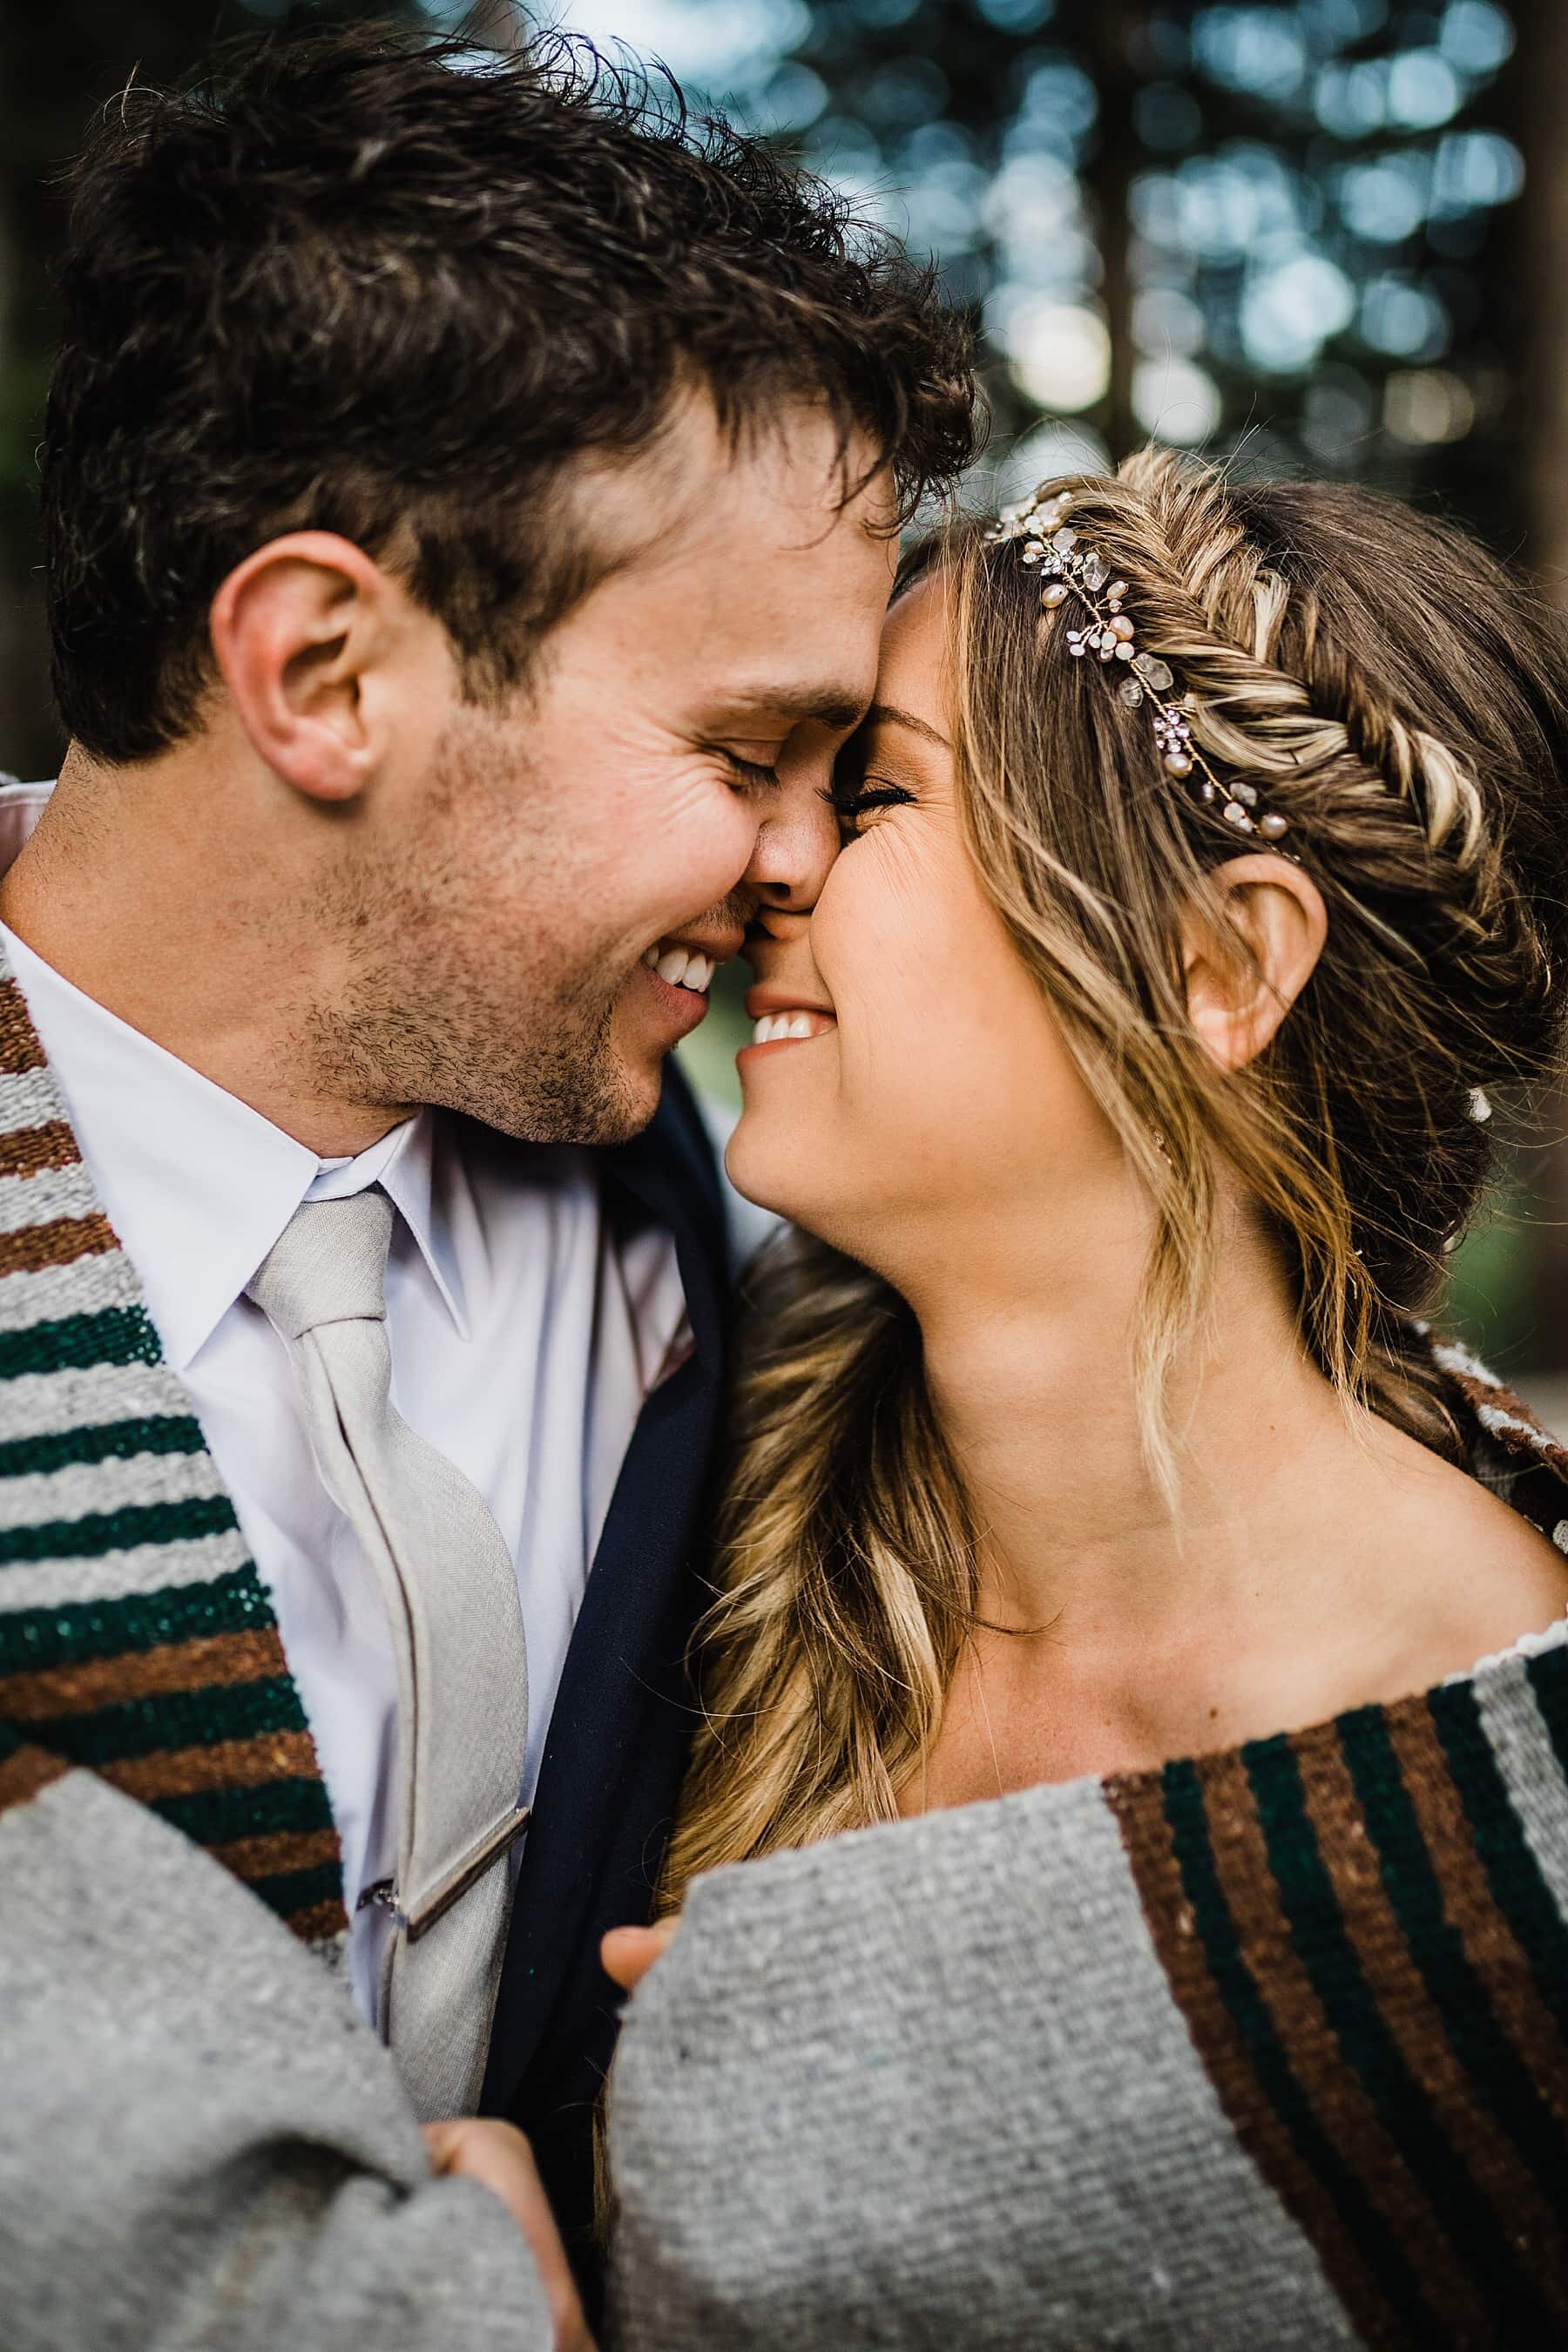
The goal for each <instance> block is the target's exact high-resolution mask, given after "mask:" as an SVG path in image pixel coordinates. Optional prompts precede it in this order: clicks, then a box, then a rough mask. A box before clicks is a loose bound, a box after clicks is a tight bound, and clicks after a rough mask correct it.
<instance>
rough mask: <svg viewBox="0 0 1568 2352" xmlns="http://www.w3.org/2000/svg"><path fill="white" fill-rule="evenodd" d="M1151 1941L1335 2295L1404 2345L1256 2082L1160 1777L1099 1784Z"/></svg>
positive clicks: (1225, 2094)
mask: <svg viewBox="0 0 1568 2352" xmlns="http://www.w3.org/2000/svg"><path fill="white" fill-rule="evenodd" d="M1103 1785H1104V1790H1105V1794H1106V1798H1107V1800H1108V1801H1109V1803H1110V1807H1111V1810H1112V1811H1113V1812H1114V1813H1115V1815H1116V1818H1117V1822H1118V1824H1119V1826H1120V1828H1121V1840H1122V1844H1123V1846H1124V1847H1125V1849H1126V1853H1127V1858H1128V1863H1129V1864H1130V1866H1131V1872H1132V1876H1133V1881H1134V1884H1135V1885H1136V1886H1137V1889H1138V1896H1139V1900H1140V1902H1141V1903H1142V1907H1143V1915H1144V1917H1145V1919H1146V1921H1147V1922H1148V1926H1149V1929H1150V1933H1151V1935H1152V1937H1153V1942H1154V1948H1155V1951H1156V1952H1157V1954H1158V1956H1159V1959H1160V1963H1161V1966H1162V1967H1163V1969H1164V1971H1165V1975H1166V1978H1167V1979H1168V1980H1169V1983H1170V1987H1171V1990H1172V1993H1173V1995H1174V1998H1175V2001H1176V2005H1177V2007H1178V2008H1179V2009H1180V2011H1181V2012H1182V2015H1183V2018H1184V2020H1185V2022H1186V2027H1187V2031H1188V2032H1189V2033H1190V2034H1191V2035H1192V2038H1193V2041H1194V2045H1195V2047H1196V2049H1197V2053H1198V2056H1199V2057H1200V2059H1201V2060H1202V2061H1203V2063H1204V2066H1205V2070H1206V2072H1207V2074H1208V2076H1209V2079H1210V2081H1211V2082H1212V2083H1213V2084H1214V2086H1215V2092H1216V2093H1217V2095H1218V2097H1219V2102H1220V2105H1221V2106H1222V2107H1223V2108H1224V2109H1225V2112H1226V2115H1227V2116H1228V2117H1229V2118H1230V2121H1231V2123H1232V2124H1233V2126H1235V2128H1236V2132H1237V2137H1238V2138H1239V2139H1240V2141H1241V2144H1242V2146H1243V2147H1244V2148H1245V2149H1246V2151H1247V2155H1248V2156H1249V2157H1250V2158H1252V2161H1253V2163H1254V2164H1255V2165H1256V2166H1257V2167H1258V2171H1259V2172H1260V2173H1261V2174H1262V2176H1263V2178H1264V2179H1265V2180H1266V2181H1267V2182H1268V2185H1269V2187H1270V2188H1271V2189H1273V2190H1274V2193H1275V2195H1276V2196H1277V2197H1278V2198H1279V2200H1280V2202H1281V2203H1282V2204H1283V2206H1284V2208H1285V2210H1286V2211H1287V2212H1288V2213H1289V2215H1290V2216H1291V2218H1292V2219H1293V2220H1294V2221H1295V2222H1296V2224H1297V2227H1298V2228H1299V2229H1300V2230H1302V2231H1304V2232H1305V2234H1306V2236H1307V2238H1308V2239H1309V2241H1310V2243H1311V2245H1312V2246H1313V2248H1314V2250H1315V2251H1316V2252H1317V2255H1318V2259H1319V2261H1320V2262H1321V2263H1322V2265H1323V2269H1324V2272H1325V2273H1326V2274H1327V2276H1328V2278H1329V2281H1330V2284H1331V2285H1332V2287H1333V2289H1334V2291H1335V2293H1336V2294H1338V2295H1339V2297H1340V2299H1341V2301H1342V2303H1343V2304H1344V2305H1345V2307H1346V2309H1347V2311H1349V2313H1350V2314H1351V2315H1352V2318H1353V2319H1354V2320H1355V2323H1356V2326H1357V2327H1358V2328H1359V2330H1360V2332H1361V2334H1362V2335H1363V2337H1364V2338H1365V2340H1366V2342H1367V2343H1368V2344H1371V2345H1378V2346H1389V2347H1405V2346H1406V2345H1407V2344H1409V2342H1410V2340H1411V2339H1410V2337H1409V2336H1407V2335H1406V2334H1405V2331H1404V2330H1403V2329H1402V2328H1401V2327H1400V2326H1399V2325H1398V2322H1397V2320H1396V2319H1395V2317H1394V2315H1393V2314H1392V2313H1391V2312H1390V2310H1389V2308H1388V2305H1387V2304H1386V2303H1385V2301H1384V2297H1383V2295H1382V2294H1381V2293H1380V2291H1379V2288H1378V2285H1377V2283H1376V2281H1375V2279H1374V2277H1373V2273H1372V2271H1371V2270H1370V2269H1369V2267H1368V2266H1367V2264H1366V2263H1364V2262H1363V2259H1362V2256H1361V2254H1360V2252H1359V2251H1358V2250H1357V2248H1356V2246H1355V2244H1354V2242H1353V2240H1352V2237H1351V2235H1350V2232H1349V2231H1347V2230H1346V2228H1345V2226H1344V2223H1343V2221H1342V2219H1341V2216H1340V2214H1339V2212H1338V2210H1336V2208H1335V2206H1334V2203H1333V2201H1332V2200H1331V2197H1330V2196H1329V2195H1328V2193H1327V2191H1326V2190H1325V2189H1324V2187H1323V2184H1322V2182H1321V2180H1320V2179H1318V2176H1317V2174H1316V2173H1315V2172H1314V2171H1313V2170H1312V2169H1311V2168H1310V2166H1309V2165H1308V2164H1306V2163H1305V2162H1304V2161H1303V2159H1302V2158H1301V2156H1300V2152H1299V2151H1298V2149H1297V2147H1296V2145H1295V2142H1294V2140H1293V2139H1292V2137H1291V2136H1290V2132H1289V2128H1288V2127H1287V2126H1286V2124H1285V2123H1284V2121H1283V2120H1282V2118H1281V2117H1280V2116H1279V2112H1278V2110H1277V2108H1276V2107H1275V2105H1274V2104H1273V2102H1272V2101H1271V2100H1270V2098H1269V2097H1268V2095H1267V2094H1266V2093H1265V2092H1264V2091H1263V2089H1262V2087H1261V2086H1260V2084H1259V2083H1258V2076H1257V2074H1256V2072H1255V2070H1254V2067H1253V2063H1252V2060H1251V2058H1250V2056H1249V2054H1248V2052H1247V2045H1246V2043H1245V2042H1244V2041H1243V2039H1242V2036H1241V2033H1240V2032H1239V2031H1238V2029H1237V2024H1236V2021H1235V2020H1234V2019H1233V2017H1232V2015H1231V2012H1230V2010H1229V2008H1228V2007H1227V2005H1226V2000H1225V1999H1224V1997H1223V1995H1222V1993H1221V1991H1220V1989H1219V1986H1218V1984H1217V1983H1216V1982H1215V1977H1214V1974H1213V1972H1212V1970H1211V1969H1210V1966H1209V1962H1208V1957H1207V1954H1206V1952H1205V1944H1204V1938H1203V1937H1202V1936H1201V1935H1200V1934H1199V1933H1198V1931H1197V1927H1196V1922H1195V1918H1194V1910H1193V1906H1192V1905H1191V1904H1190V1903H1189V1902H1188V1900H1187V1897H1186V1895H1185V1892H1184V1888H1183V1885H1182V1877H1181V1868H1180V1864H1179V1862H1178V1860H1177V1856H1176V1851H1175V1843H1174V1840H1173V1833H1172V1831H1171V1827H1170V1824H1169V1822H1168V1821H1167V1820H1166V1817H1165V1811H1164V1803H1163V1788H1162V1779H1161V1775H1160V1774H1159V1773H1157V1772H1150V1773H1137V1774H1129V1775H1126V1776H1123V1777H1119V1778H1116V1779H1111V1780H1107V1781H1105V1783H1104V1784H1103Z"/></svg>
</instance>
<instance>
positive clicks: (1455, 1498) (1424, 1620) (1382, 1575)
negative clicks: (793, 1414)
mask: <svg viewBox="0 0 1568 2352" xmlns="http://www.w3.org/2000/svg"><path fill="white" fill-rule="evenodd" d="M1100 1207H1101V1208H1102V1209H1103V1207H1104V1203H1103V1202H1101V1204H1100ZM1107 1214H1108V1215H1109V1223H1108V1224H1107V1226H1106V1227H1105V1228H1104V1229H1102V1230H1101V1231H1100V1233H1099V1234H1098V1235H1092V1236H1091V1235H1089V1234H1087V1232H1086V1233H1085V1234H1083V1235H1081V1236H1080V1237H1079V1243H1078V1244H1077V1245H1072V1246H1068V1247H1067V1248H1063V1247H1062V1246H1061V1235H1062V1233H1063V1221H1062V1220H1060V1219H1056V1220H1052V1219H1049V1218H1042V1217H1041V1216H1040V1214H1039V1213H1038V1209H1037V1210H1036V1212H1035V1213H1034V1215H1033V1216H1032V1218H1031V1219H1030V1220H1029V1221H1028V1222H1027V1223H1026V1222H1024V1221H1023V1220H1020V1222H1019V1223H1018V1225H1017V1226H1016V1229H1015V1232H1014V1234H1013V1236H1012V1242H1011V1245H1010V1246H1009V1247H1008V1248H1007V1249H1006V1250H1005V1251H1000V1252H996V1253H995V1254H994V1255H992V1256H990V1257H989V1258H984V1259H983V1258H980V1257H977V1256H976V1255H975V1254H974V1252H973V1250H971V1251H970V1252H969V1253H968V1254H967V1255H965V1254H964V1252H963V1247H962V1241H961V1237H958V1236H951V1237H949V1239H948V1241H947V1242H946V1243H945V1244H944V1243H943V1242H942V1238H941V1237H939V1236H932V1237H931V1239H930V1240H929V1241H928V1244H927V1245H926V1246H925V1247H924V1248H923V1249H922V1250H921V1252H920V1254H919V1264H920V1269H921V1271H920V1274H919V1276H918V1278H917V1279H916V1280H915V1281H914V1282H913V1283H912V1284H910V1286H908V1287H907V1289H906V1295H907V1296H908V1297H910V1304H911V1306H912V1307H914V1310H915V1312H916V1314H917V1316H918V1317H919V1319H920V1324H921V1336H922V1339H923V1343H924V1349H925V1364H926V1378H927V1381H928V1383H929V1387H930V1391H931V1399H932V1402H933V1404H934V1407H935V1409H936V1412H937V1415H938V1418H939V1420H940V1423H941V1425H942V1431H943V1433H944V1436H945V1438H946V1440H947V1444H948V1445H949V1447H950V1449H951V1451H952V1455H953V1458H954V1461H955V1463H956V1465H957V1467H958V1470H959V1473H960V1475H961V1476H962V1478H963V1482H964V1486H965V1489H966V1492H967V1495H968V1497H969V1501H970V1504H971V1507H972V1510H973V1516H974V1519H975V1523H976V1525H977V1527H978V1528H979V1531H980V1547H979V1550H980V1557H979V1580H978V1581H979V1590H978V1595H977V1599H978V1621H979V1622H978V1624H977V1626H976V1630H975V1632H974V1633H973V1636H972V1638H971V1640H970V1642H969V1643H968V1644H967V1646H966V1649H965V1651H964V1653H963V1656H962V1658H961V1660H960V1666H959V1675H958V1678H957V1680H956V1681H955V1683H954V1685H953V1686H952V1691H951V1693H950V1698H949V1705H948V1707H947V1710H946V1712H945V1714H944V1717H943V1720H942V1725H941V1727H940V1728H939V1731H938V1734H937V1737H936V1739H935V1742H934V1745H933V1747H932V1748H931V1750H930V1751H929V1752H928V1754H927V1755H926V1757H925V1758H924V1759H922V1769H921V1773H920V1774H919V1775H918V1776H917V1778H916V1780H913V1781H911V1783H910V1786H909V1788H908V1789H907V1790H906V1791H905V1792H904V1797H903V1801H904V1803H905V1804H906V1806H907V1807H908V1808H910V1809H913V1810H921V1809H922V1808H923V1807H924V1806H925V1805H927V1804H931V1803H935V1804H944V1803H956V1802H963V1801H968V1800H969V1799H971V1798H974V1797H979V1796H986V1795H994V1794H995V1793H996V1792H997V1790H998V1789H999V1788H1001V1787H1004V1786H1005V1787H1019V1786H1023V1785H1026V1784H1027V1783H1029V1782H1031V1781H1034V1780H1058V1779H1068V1778H1071V1777H1074V1776H1075V1775H1076V1774H1078V1773H1079V1772H1086V1771H1113V1770H1123V1769H1133V1768H1142V1767H1146V1766H1150V1765H1152V1764H1156V1763H1158V1762H1159V1761H1160V1760H1162V1759H1163V1758H1165V1757H1168V1756H1172V1755H1182V1754H1191V1753H1194V1752H1196V1751H1198V1750H1199V1749H1202V1748H1215V1747H1223V1746H1229V1745H1233V1744H1236V1743H1237V1742H1238V1741H1240V1740H1242V1739H1246V1738H1258V1737H1260V1736H1262V1735H1264V1734H1266V1733H1268V1732H1270V1731H1275V1730H1279V1729H1293V1728H1297V1727H1300V1726H1301V1725H1302V1724H1306V1723H1310V1722H1315V1721H1321V1720H1322V1719H1324V1718H1325V1717H1328V1716H1331V1715H1333V1714H1337V1713H1339V1712H1340V1711H1341V1710H1342V1709H1343V1708H1345V1707H1348V1706H1358V1705H1362V1704H1365V1703H1369V1702H1372V1701H1374V1700H1378V1699H1383V1698H1387V1697H1391V1696H1398V1695H1400V1694H1402V1693H1404V1692H1405V1691H1409V1690H1414V1689H1422V1688H1425V1687H1427V1686H1428V1685H1430V1684H1431V1683H1434V1682H1436V1681H1437V1680H1439V1679H1440V1678H1441V1677H1442V1676H1443V1675H1446V1674H1448V1673H1453V1672H1456V1671H1460V1670H1462V1669H1464V1668H1465V1667H1467V1666H1468V1665H1469V1664H1472V1663H1473V1662H1474V1660H1475V1659H1476V1658H1478V1657H1479V1656H1481V1655H1483V1654H1486V1653H1487V1652H1489V1651H1490V1650H1494V1649H1497V1648H1500V1647H1502V1646H1504V1645H1506V1643H1509V1642H1511V1641H1512V1640H1514V1639H1515V1638H1516V1637H1517V1636H1518V1635H1519V1634H1520V1633H1522V1632H1525V1631H1527V1630H1531V1629H1532V1628H1535V1627H1538V1626H1541V1625H1543V1624H1546V1623H1548V1622H1550V1621H1551V1619H1552V1616H1553V1615H1555V1614H1557V1613H1560V1612H1561V1610H1562V1608H1563V1603H1564V1601H1565V1599H1568V1585H1565V1580H1564V1573H1563V1570H1564V1564H1563V1560H1562V1559H1561V1558H1560V1557H1559V1556H1558V1555H1557V1554H1556V1553H1555V1552H1554V1551H1553V1550H1552V1547H1551V1546H1550V1545H1549V1544H1547V1543H1546V1542H1545V1540H1544V1538H1542V1537H1541V1536H1540V1535H1539V1534H1538V1533H1537V1532H1536V1530H1535V1529H1534V1528H1531V1527H1530V1526H1529V1525H1528V1524H1527V1523H1526V1522H1525V1521H1524V1520H1522V1519H1521V1518H1519V1517H1517V1516H1516V1515H1515V1514H1514V1513H1513V1512H1512V1511H1510V1509H1509V1508H1508V1507H1506V1506H1505V1505H1504V1504H1502V1503H1500V1501H1499V1500H1498V1499H1497V1498H1496V1497H1495V1496H1492V1495H1491V1494H1489V1492H1488V1491H1487V1490H1486V1489H1485V1488H1484V1487H1483V1486H1480V1485H1479V1484H1478V1483H1477V1482H1476V1481H1475V1480H1473V1479H1471V1478H1468V1477H1467V1476H1465V1475H1463V1474H1462V1473H1460V1472H1459V1471H1458V1470H1456V1469H1455V1468H1453V1467H1452V1466H1451V1465H1448V1464H1447V1463H1445V1462H1442V1461H1441V1460H1439V1459H1438V1457H1437V1456H1436V1455H1435V1454H1432V1453H1430V1452H1428V1450H1427V1449H1426V1447H1425V1446H1423V1445H1421V1444H1418V1443H1417V1442H1416V1441H1415V1439H1413V1438H1411V1437H1408V1436H1406V1435H1405V1434H1404V1433H1402V1432H1400V1431H1399V1430H1396V1429H1395V1428H1394V1427H1393V1426H1392V1425H1390V1424H1389V1423H1386V1422H1384V1421H1381V1420H1379V1419H1377V1418H1376V1417H1375V1416H1374V1415H1373V1414H1371V1413H1370V1412H1360V1411H1349V1412H1347V1410H1346V1409H1345V1408H1344V1406H1343V1405H1342V1402H1341V1401H1340V1399H1339V1398H1338V1396H1337V1395H1336V1394H1335V1392H1334V1391H1333V1389H1332V1387H1331V1384H1330V1383H1329V1381H1327V1380H1325V1379H1324V1378H1323V1376H1322V1375H1321V1372H1319V1371H1318V1370H1317V1369H1316V1368H1315V1367H1314V1366H1313V1365H1312V1363H1311V1362H1310V1360H1309V1358H1308V1357H1307V1355H1306V1352H1305V1350H1304V1349H1303V1347H1302V1344H1301V1341H1300V1335H1299V1332H1298V1330H1297V1327H1296V1320H1295V1317H1294V1314H1293V1312H1292V1308H1291V1304H1290V1300H1289V1293H1288V1290H1287V1286H1286V1285H1285V1282H1284V1280H1283V1278H1282V1276H1281V1275H1280V1272H1279V1268H1278V1267H1277V1265H1275V1263H1274V1262H1273V1260H1272V1258H1271V1255H1270V1253H1269V1252H1268V1250H1267V1248H1266V1247H1265V1245H1264V1244H1262V1242H1261V1241H1260V1240H1258V1239H1256V1238H1249V1237H1248V1234H1247V1229H1246V1227H1245V1226H1244V1225H1243V1224H1242V1223H1241V1221H1240V1220H1239V1218H1237V1219H1236V1220H1233V1224H1232V1231H1231V1233H1230V1234H1229V1235H1228V1236H1227V1239H1226V1245H1225V1247H1224V1249H1223V1251H1222V1253H1221V1261H1220V1272H1219V1276H1218V1279H1217V1283H1216V1286H1215V1294H1214V1297H1213V1302H1212V1312H1211V1314H1210V1316H1209V1318H1207V1322H1206V1325H1205V1332H1204V1337H1203V1339H1202V1342H1201V1343H1194V1344H1193V1345H1191V1346H1190V1347H1189V1348H1188V1349H1186V1351H1185V1352H1184V1354H1182V1355H1181V1356H1179V1357H1178V1359H1177V1360H1176V1361H1175V1362H1174V1363H1173V1366H1172V1369H1171V1377H1170V1381H1169V1383H1168V1389H1167V1395H1166V1416H1167V1426H1168V1429H1169V1433H1170V1436H1171V1440H1172V1444H1173V1454H1174V1459H1175V1463H1176V1465H1177V1490H1178V1491H1177V1497H1176V1508H1175V1511H1174V1512H1173V1510H1172V1508H1171V1507H1170V1505H1169V1503H1168V1501H1167V1499H1166V1497H1165V1496H1163V1494H1162V1492H1161V1491H1160V1487H1159V1485H1158V1482H1157V1481H1156V1479H1155V1478H1154V1477H1153V1475H1152V1474H1151V1471H1150V1468H1149V1465H1148V1462H1147V1459H1146V1456H1145V1452H1144V1446H1143V1441H1142V1428H1141V1423H1140V1415H1139V1409H1138V1399H1137V1395H1136V1391H1135V1385H1134V1377H1133V1371H1132V1361H1131V1344H1130V1342H1131V1334H1132V1332H1133V1330H1134V1329H1135V1328H1136V1323H1135V1318H1136V1316H1137V1313H1138V1311H1139V1299H1138V1293H1139V1286H1140V1277H1141V1273H1142V1265H1143V1262H1144V1257H1145V1254H1146V1249H1147V1244H1148V1234H1147V1232H1146V1230H1144V1229H1143V1220H1144V1213H1143V1212H1142V1210H1141V1209H1140V1207H1139V1205H1138V1203H1137V1202H1135V1201H1133V1200H1131V1199H1130V1198H1129V1199H1125V1200H1124V1201H1123V1202H1122V1203H1121V1210H1120V1212H1108V1213H1107ZM971 1230H972V1231H973V1226H972V1227H971ZM1041 1233H1045V1234H1053V1235H1054V1239H1055V1242H1056V1246H1055V1247H1054V1248H1053V1250H1052V1251H1051V1252H1050V1253H1049V1254H1048V1255H1042V1254H1040V1253H1039V1252H1038V1245H1037V1241H1036V1242H1033V1243H1032V1242H1031V1240H1030V1238H1029V1236H1030V1235H1031V1234H1033V1235H1035V1236H1037V1235H1038V1234H1041ZM912 1262H913V1261H912V1260H911V1263H912Z"/></svg>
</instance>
